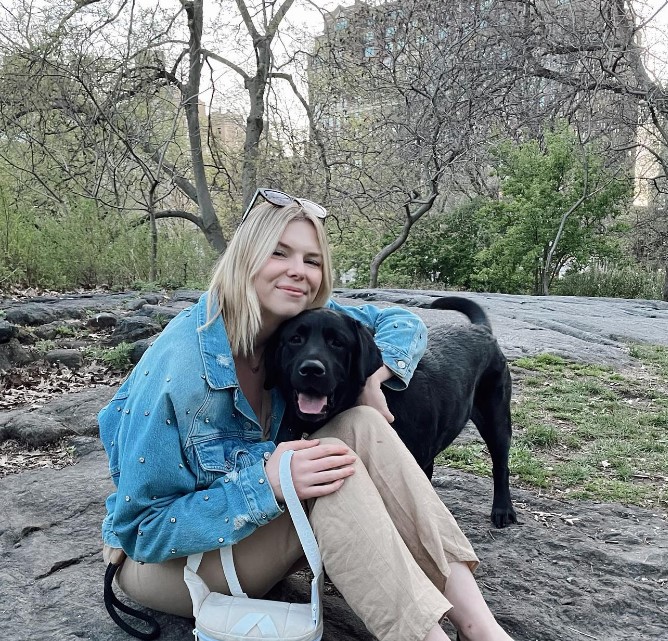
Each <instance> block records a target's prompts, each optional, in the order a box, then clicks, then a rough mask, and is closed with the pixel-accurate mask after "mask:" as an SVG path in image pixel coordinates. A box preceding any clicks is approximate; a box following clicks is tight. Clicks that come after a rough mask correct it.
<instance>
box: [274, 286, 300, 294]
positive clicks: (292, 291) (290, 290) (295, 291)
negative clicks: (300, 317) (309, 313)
mask: <svg viewBox="0 0 668 641" xmlns="http://www.w3.org/2000/svg"><path fill="white" fill-rule="evenodd" d="M278 289H280V290H281V291H284V292H287V293H288V294H292V295H298V296H304V295H305V294H306V292H305V291H303V290H301V289H297V288H295V287H279V288H278Z"/></svg>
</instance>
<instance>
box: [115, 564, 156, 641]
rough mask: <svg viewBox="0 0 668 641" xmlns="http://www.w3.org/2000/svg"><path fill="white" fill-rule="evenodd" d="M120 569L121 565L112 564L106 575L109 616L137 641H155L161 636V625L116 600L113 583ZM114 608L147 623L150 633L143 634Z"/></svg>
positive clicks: (143, 613)
mask: <svg viewBox="0 0 668 641" xmlns="http://www.w3.org/2000/svg"><path fill="white" fill-rule="evenodd" d="M119 567H120V566H119V565H114V564H113V563H110V564H109V565H108V566H107V569H106V571H105V573H104V607H105V608H107V612H109V616H110V617H111V618H112V619H113V621H114V623H116V625H118V627H119V628H121V629H122V630H125V632H127V633H128V634H131V635H132V636H133V637H137V639H143V641H152V640H153V639H157V638H158V637H159V636H160V624H159V623H158V622H157V621H156V620H155V619H154V618H153V617H152V616H151V615H150V614H146V613H145V612H141V611H140V610H136V609H135V608H131V607H130V606H129V605H125V603H121V602H120V601H119V600H118V599H117V598H116V595H115V594H114V591H113V589H112V582H113V580H114V575H115V574H116V570H118V568H119ZM114 608H117V609H118V610H120V611H121V612H125V614H127V615H129V616H131V617H135V618H136V619H141V620H142V621H145V622H146V623H147V624H148V626H149V628H150V630H149V632H142V631H141V630H137V629H136V628H133V627H132V626H131V625H129V624H128V623H126V622H125V621H124V620H123V619H121V616H120V614H118V612H116V610H115V609H114Z"/></svg>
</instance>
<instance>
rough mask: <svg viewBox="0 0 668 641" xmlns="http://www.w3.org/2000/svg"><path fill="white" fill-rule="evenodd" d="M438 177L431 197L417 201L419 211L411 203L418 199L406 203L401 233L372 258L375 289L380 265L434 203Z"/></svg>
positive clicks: (370, 281) (372, 277) (405, 239)
mask: <svg viewBox="0 0 668 641" xmlns="http://www.w3.org/2000/svg"><path fill="white" fill-rule="evenodd" d="M436 184H437V183H436V179H432V190H431V193H430V194H429V197H428V198H427V200H425V201H417V202H419V204H420V206H419V207H418V209H417V211H416V212H415V213H413V214H411V212H410V206H411V204H415V202H416V201H414V200H413V199H411V200H409V201H408V202H407V203H406V204H405V205H404V209H405V210H406V220H405V221H404V225H403V227H402V228H401V233H400V234H399V235H398V236H397V237H396V238H395V239H394V240H393V241H392V242H391V243H390V244H389V245H385V247H383V248H382V249H381V250H380V251H379V252H378V253H377V254H376V255H375V256H374V257H373V259H372V261H371V265H370V266H369V287H370V288H372V289H375V288H376V287H378V272H379V270H380V266H381V265H382V264H383V262H384V261H385V259H387V258H388V257H389V256H391V255H392V254H394V252H395V251H397V249H399V248H400V247H401V246H402V245H403V244H404V243H405V242H406V241H407V240H408V235H409V234H410V231H411V227H412V226H413V225H414V224H415V223H416V222H417V221H418V220H420V218H422V216H424V215H425V214H426V213H427V212H428V211H429V210H430V209H431V208H432V206H433V205H434V201H435V200H436V196H438V190H437V188H436Z"/></svg>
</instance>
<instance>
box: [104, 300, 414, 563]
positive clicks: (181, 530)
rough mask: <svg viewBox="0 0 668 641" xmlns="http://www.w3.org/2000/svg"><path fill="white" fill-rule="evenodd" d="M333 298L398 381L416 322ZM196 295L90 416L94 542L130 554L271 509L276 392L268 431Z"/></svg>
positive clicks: (406, 373)
mask: <svg viewBox="0 0 668 641" xmlns="http://www.w3.org/2000/svg"><path fill="white" fill-rule="evenodd" d="M328 306H329V307H331V308H333V309H338V310H341V311H344V312H346V313H348V314H350V315H351V316H353V317H354V318H357V319H358V320H360V321H361V322H363V323H364V324H366V325H367V326H369V327H370V328H371V329H372V331H374V332H375V337H376V342H377V344H378V345H379V347H380V348H381V350H382V353H383V360H384V362H385V364H386V365H387V366H388V367H389V368H390V369H391V370H392V371H393V372H394V373H395V375H396V378H393V379H390V381H388V383H389V384H390V385H391V386H392V387H395V388H402V387H405V386H406V385H407V384H408V382H409V381H410V378H411V376H412V375H413V371H414V369H415V366H416V365H417V363H418V361H419V359H420V358H421V356H422V354H423V353H424V349H425V347H426V340H427V331H426V327H425V326H424V323H423V322H422V321H421V320H420V318H419V317H417V316H416V315H414V314H412V313H411V312H408V311H407V310H404V309H402V308H398V307H394V308H385V309H379V308H377V307H374V306H372V305H365V306H362V307H343V306H341V305H339V304H337V303H335V302H333V301H330V302H329V303H328ZM205 324H206V294H204V295H203V296H202V298H200V300H199V302H198V303H197V304H195V305H193V306H192V307H189V308H187V309H185V310H183V311H182V312H181V313H180V314H179V315H178V316H176V317H175V318H174V319H173V320H172V321H171V322H170V323H169V324H168V325H167V327H166V328H165V329H164V330H163V332H162V333H161V334H160V336H159V337H158V338H157V339H156V340H155V341H154V343H153V344H152V345H151V347H150V348H149V349H148V350H147V351H146V353H145V354H144V356H143V357H142V359H141V360H140V361H139V363H138V364H137V366H136V367H135V368H134V370H133V371H132V372H131V374H130V376H129V377H128V378H127V379H126V381H125V382H124V383H123V384H122V385H121V387H120V388H119V389H118V391H117V393H116V394H115V396H114V397H113V399H112V400H111V401H110V402H109V404H108V405H107V406H106V407H104V408H103V409H102V410H101V411H100V413H99V415H98V421H99V425H100V436H101V439H102V443H103V445H104V447H105V450H106V452H107V456H108V458H109V469H110V473H111V478H112V480H113V482H114V484H115V485H116V490H117V491H116V492H114V493H113V494H111V495H110V496H109V498H108V499H107V502H106V508H107V516H106V517H105V519H104V521H103V524H102V536H103V540H104V542H105V543H106V544H108V545H110V546H112V547H116V548H121V547H122V548H123V549H124V550H125V552H126V553H127V554H128V555H129V556H130V557H131V558H133V559H134V560H136V561H143V562H149V563H157V562H161V561H165V560H166V559H169V558H173V557H177V556H186V555H189V554H194V553H197V552H203V551H207V550H212V549H215V548H219V547H222V546H225V545H232V544H234V543H236V542H238V541H239V540H241V539H243V538H244V537H246V536H248V535H249V534H251V533H252V532H253V531H254V530H255V529H256V528H257V527H259V526H261V525H264V524H266V523H268V522H269V521H270V520H271V519H273V518H275V517H277V516H278V515H279V514H281V512H282V511H283V509H282V507H281V506H279V505H278V503H277V502H276V498H275V496H274V493H273V490H272V489H271V486H270V484H269V481H268V480H267V476H266V474H265V469H264V465H265V462H266V460H267V459H268V458H269V456H270V455H271V453H272V452H273V451H274V450H275V448H276V444H275V443H274V440H275V439H276V437H277V434H278V429H279V426H280V422H281V418H282V416H283V412H284V409H285V403H284V401H283V399H282V398H281V397H280V394H279V392H278V391H277V390H276V389H274V390H272V392H271V393H272V410H271V416H270V425H271V426H270V439H269V440H266V441H263V440H262V430H261V428H260V425H259V423H258V420H257V418H256V416H255V413H254V412H253V410H252V409H251V407H250V405H249V403H248V401H247V400H246V398H245V397H244V395H243V393H242V391H241V389H240V387H239V382H238V380H237V376H236V372H235V368H234V361H233V359H232V352H231V349H230V344H229V341H228V338H227V333H226V331H225V326H224V324H223V322H222V320H221V319H220V318H218V320H217V321H216V322H214V323H213V324H211V325H209V326H208V327H207V328H206V329H204V330H201V331H198V328H199V327H202V326H203V325H205Z"/></svg>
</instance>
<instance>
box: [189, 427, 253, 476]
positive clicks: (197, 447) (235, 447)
mask: <svg viewBox="0 0 668 641" xmlns="http://www.w3.org/2000/svg"><path fill="white" fill-rule="evenodd" d="M193 449H194V452H195V459H196V460H195V463H196V465H195V468H196V472H197V485H198V487H208V486H209V485H211V483H213V482H214V481H215V480H216V479H218V478H220V477H221V476H225V475H228V474H230V473H231V472H234V471H235V469H236V467H237V460H238V459H239V457H240V456H242V455H244V454H246V450H245V448H244V446H242V445H241V444H240V442H239V441H238V440H237V439H229V438H214V439H208V440H206V441H200V442H198V443H194V444H193Z"/></svg>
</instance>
